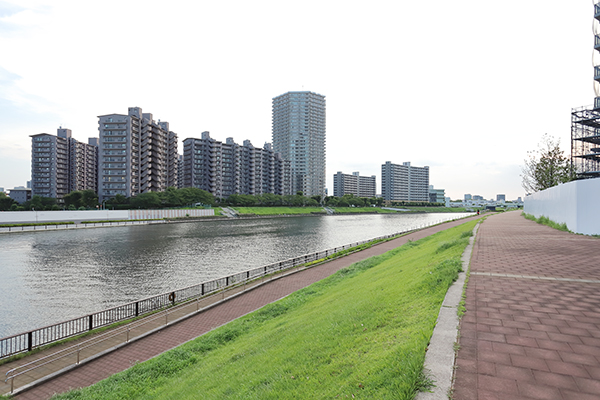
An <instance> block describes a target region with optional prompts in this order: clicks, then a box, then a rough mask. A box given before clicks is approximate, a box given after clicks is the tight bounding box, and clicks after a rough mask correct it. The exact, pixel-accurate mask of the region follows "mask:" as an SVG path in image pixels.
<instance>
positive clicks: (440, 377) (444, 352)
mask: <svg viewBox="0 0 600 400" xmlns="http://www.w3.org/2000/svg"><path fill="white" fill-rule="evenodd" d="M479 224H481V221H480V222H478V223H477V225H475V227H474V228H473V236H471V237H470V238H469V244H468V245H467V247H466V248H465V251H464V252H463V254H462V256H461V262H462V272H460V273H459V274H458V279H457V280H456V281H455V282H454V283H453V284H452V286H450V288H448V291H447V292H446V296H445V297H444V302H443V303H442V306H441V307H440V313H439V314H438V318H437V321H436V324H435V328H434V330H433V335H431V340H430V342H429V347H428V349H427V354H426V355H425V373H426V375H427V377H428V378H429V379H431V380H432V381H433V382H434V384H435V386H434V387H433V388H432V389H431V390H432V391H431V392H419V393H417V396H416V397H415V400H448V395H449V393H451V390H452V379H453V376H454V358H455V356H456V354H455V343H456V342H457V339H458V332H459V319H458V314H457V312H458V306H459V304H460V300H461V298H462V293H463V289H464V286H465V280H466V277H467V271H468V270H469V264H470V262H471V255H472V253H473V245H474V243H475V237H476V235H477V230H478V228H479Z"/></svg>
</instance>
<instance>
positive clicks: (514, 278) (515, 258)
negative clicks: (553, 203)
mask: <svg viewBox="0 0 600 400" xmlns="http://www.w3.org/2000/svg"><path fill="white" fill-rule="evenodd" d="M502 275H505V276H502ZM519 276H524V277H519ZM553 278H556V279H553ZM466 308H467V312H466V313H465V315H464V317H463V318H462V321H461V326H460V349H459V351H458V354H457V359H456V366H457V369H456V373H455V384H454V393H453V398H454V399H456V400H483V399H498V400H500V399H502V400H505V399H511V400H512V399H514V400H525V399H572V400H587V399H596V400H598V399H600V239H596V238H591V237H586V236H581V235H574V234H569V233H565V232H560V231H557V230H555V229H552V228H549V227H547V226H543V225H539V224H537V223H535V222H533V221H529V220H526V219H525V218H523V217H522V216H521V215H520V213H519V212H510V213H504V214H497V215H493V216H490V217H488V218H487V220H486V221H485V222H484V223H483V224H482V225H481V226H480V228H479V232H478V234H477V239H476V242H475V247H474V249H473V255H472V258H471V276H470V278H469V282H468V285H467V290H466Z"/></svg>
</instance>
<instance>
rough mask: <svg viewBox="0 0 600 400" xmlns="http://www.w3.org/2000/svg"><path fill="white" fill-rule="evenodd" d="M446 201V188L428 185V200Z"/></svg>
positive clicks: (435, 201)
mask: <svg viewBox="0 0 600 400" xmlns="http://www.w3.org/2000/svg"><path fill="white" fill-rule="evenodd" d="M445 201H446V190H445V189H436V188H434V187H433V185H429V202H430V203H444V202H445Z"/></svg>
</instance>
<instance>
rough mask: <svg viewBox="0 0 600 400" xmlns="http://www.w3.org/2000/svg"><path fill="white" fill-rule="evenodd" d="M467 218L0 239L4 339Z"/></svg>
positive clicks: (259, 222)
mask: <svg viewBox="0 0 600 400" xmlns="http://www.w3.org/2000/svg"><path fill="white" fill-rule="evenodd" d="M466 215H471V214H404V215H399V214H381V215H340V216H315V217H288V218H260V219H236V220H227V221H210V220H206V221H201V222H193V223H171V224H156V225H141V226H127V227H111V228H95V229H94V228H90V229H77V230H59V231H45V232H44V231H42V232H39V231H38V232H23V233H11V234H2V235H0V338H2V337H6V336H9V335H13V334H16V333H21V332H24V331H27V330H31V329H35V328H40V327H42V326H46V325H50V324H53V323H57V322H60V321H64V320H67V319H71V318H75V317H79V316H82V315H85V314H88V313H91V312H95V311H99V310H102V309H105V308H109V307H113V306H115V305H118V304H122V303H127V302H130V301H134V300H139V299H142V298H145V297H148V296H152V295H155V294H159V293H163V292H167V291H170V290H174V289H177V288H181V287H186V286H189V285H192V284H196V283H200V282H202V281H206V280H210V279H214V278H218V277H222V276H225V275H229V274H231V273H234V272H239V271H245V270H247V269H251V268H254V267H258V266H262V265H266V264H270V263H273V262H277V261H281V260H285V259H288V258H292V257H297V256H300V255H303V254H308V253H313V252H316V251H320V250H325V249H330V248H333V247H338V246H341V245H345V244H349V243H353V242H356V241H360V240H365V239H370V238H374V237H378V236H382V235H386V234H391V233H397V232H402V231H406V230H408V229H412V228H417V227H420V226H424V225H431V224H434V223H437V222H441V221H445V220H451V219H456V218H460V217H463V216H466Z"/></svg>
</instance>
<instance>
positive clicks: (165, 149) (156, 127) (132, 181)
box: [98, 107, 178, 201]
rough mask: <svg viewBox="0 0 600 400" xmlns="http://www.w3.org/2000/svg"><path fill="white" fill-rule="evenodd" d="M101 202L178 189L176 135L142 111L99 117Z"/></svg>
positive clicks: (129, 111) (165, 123) (99, 191)
mask: <svg viewBox="0 0 600 400" xmlns="http://www.w3.org/2000/svg"><path fill="white" fill-rule="evenodd" d="M98 131H99V133H100V153H99V161H98V181H99V185H98V186H99V187H98V196H99V198H100V201H102V200H105V199H109V198H112V197H114V196H116V195H117V194H120V195H123V196H125V197H132V196H135V195H137V194H140V193H145V192H162V191H165V190H166V189H167V188H168V187H170V186H174V187H177V168H178V166H177V134H176V133H175V132H172V131H171V130H169V123H168V122H161V121H160V120H159V121H158V122H155V121H154V119H153V116H152V114H150V113H142V109H141V108H140V107H129V109H128V112H127V114H107V115H100V116H98Z"/></svg>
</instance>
